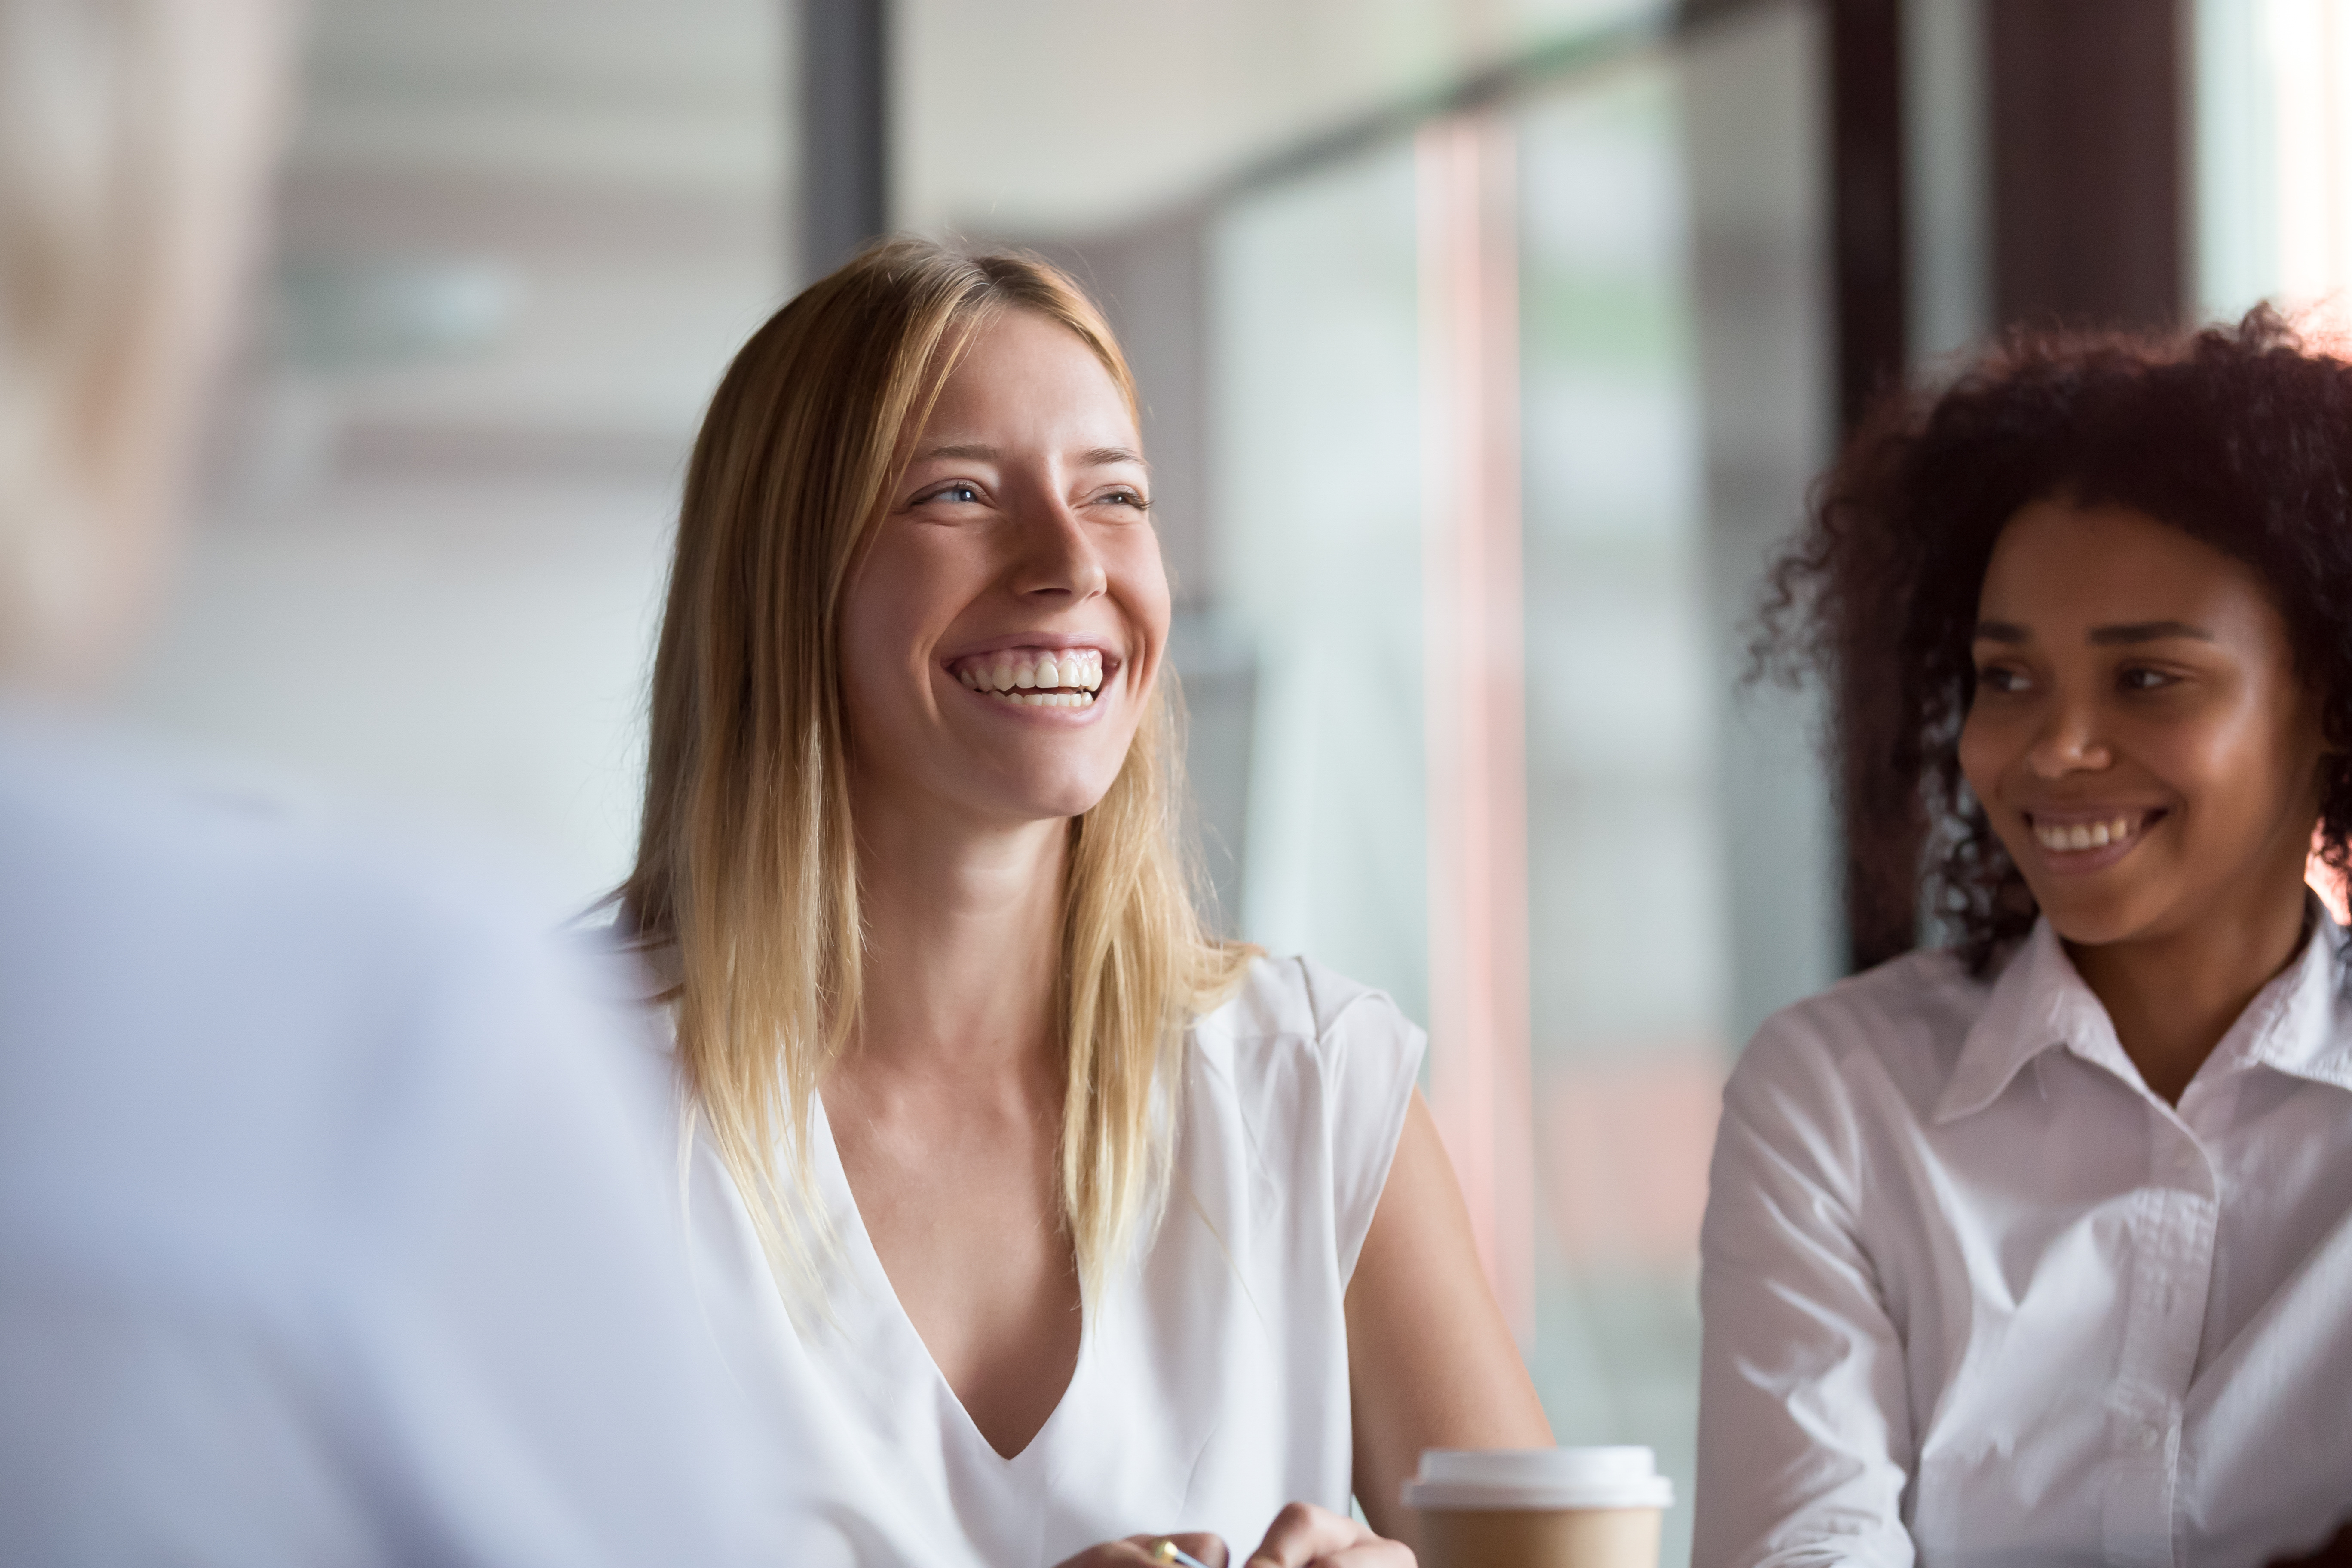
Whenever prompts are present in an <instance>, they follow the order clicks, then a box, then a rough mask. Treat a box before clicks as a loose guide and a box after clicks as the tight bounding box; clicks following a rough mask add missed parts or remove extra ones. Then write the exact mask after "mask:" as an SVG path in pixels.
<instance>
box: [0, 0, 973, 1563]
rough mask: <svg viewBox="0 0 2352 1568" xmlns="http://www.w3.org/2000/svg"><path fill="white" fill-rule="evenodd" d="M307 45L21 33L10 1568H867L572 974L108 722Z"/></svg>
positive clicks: (273, 14) (0, 1199)
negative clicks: (705, 1274)
mask: <svg viewBox="0 0 2352 1568" xmlns="http://www.w3.org/2000/svg"><path fill="white" fill-rule="evenodd" d="M288 23H289V17H288V16H286V15H285V14H284V10H283V8H282V7H281V6H279V5H277V4H273V3H272V0H0V674H4V675H5V688H6V689H5V697H0V1562H6V1563H41V1564H45V1565H47V1564H79V1563H89V1564H101V1563H191V1564H215V1563H217V1564H225V1565H226V1564H236V1565H238V1568H256V1565H273V1564H289V1565H290V1564H325V1563H333V1564H338V1565H351V1564H367V1563H482V1564H492V1563H496V1564H539V1563H544V1564H550V1565H553V1564H563V1565H566V1568H579V1565H582V1564H615V1565H617V1564H627V1563H694V1564H703V1563H721V1564H724V1563H744V1562H749V1561H754V1560H768V1561H774V1560H785V1559H788V1560H791V1561H794V1562H819V1563H824V1562H834V1563H841V1562H847V1561H851V1560H853V1558H854V1557H855V1556H856V1553H857V1552H859V1551H861V1550H863V1549H864V1544H865V1543H864V1542H853V1541H852V1540H851V1539H850V1538H848V1537H845V1536H843V1535H841V1534H840V1533H839V1532H837V1531H835V1532H828V1531H825V1530H824V1529H823V1528H822V1527H821V1524H820V1523H819V1522H817V1521H812V1520H811V1518H810V1516H809V1515H808V1514H807V1513H805V1512H804V1511H803V1510H798V1509H797V1508H796V1507H795V1506H794V1505H793V1493H792V1491H791V1488H792V1487H793V1486H795V1485H798V1484H799V1479H798V1477H797V1472H795V1471H794V1470H793V1469H792V1468H791V1467H792V1466H793V1465H795V1464H798V1463H800V1462H802V1461H803V1460H806V1459H808V1457H807V1456H796V1455H785V1454H780V1453H778V1452H777V1451H775V1450H772V1449H769V1448H762V1447H760V1446H759V1443H758V1441H757V1439H756V1437H755V1435H754V1433H753V1432H752V1430H751V1427H750V1426H748V1425H747V1424H746V1421H745V1419H744V1410H743V1405H742V1402H741V1400H740V1395H739V1394H737V1392H736V1391H735V1390H734V1389H733V1388H732V1387H731V1386H730V1384H728V1383H727V1381H726V1379H725V1376H724V1373H723V1370H722V1368H721V1367H720V1364H719V1362H718V1359H717V1356H716V1353H715V1352H714V1350H713V1349H712V1347H711V1345H710V1343H709V1339H708V1335H707V1331H706V1330H705V1328H704V1326H703V1324H702V1323H701V1322H700V1321H699V1319H698V1317H697V1316H696V1314H695V1311H694V1308H693V1304H692V1302H691V1300H690V1298H689V1297H688V1292H687V1291H686V1290H685V1289H683V1288H682V1286H681V1285H680V1284H679V1282H678V1275H679V1268H680V1257H681V1254H680V1251H679V1247H680V1245H681V1242H682V1232H681V1231H680V1229H679V1228H678V1225H677V1216H676V1215H673V1214H670V1213H668V1212H666V1211H665V1210H663V1209H662V1208H661V1206H660V1205H659V1202H658V1200H657V1198H656V1197H655V1196H654V1194H656V1191H657V1188H658V1183H659V1179H660V1172H659V1170H658V1168H657V1164H656V1162H657V1160H658V1158H659V1153H658V1150H659V1144H660V1139H661V1132H662V1128H661V1126H660V1124H659V1123H660V1120H661V1119H660V1118H659V1117H658V1116H656V1117H654V1118H651V1119H649V1118H648V1116H647V1115H646V1110H645V1108H644V1105H643V1102H642V1097H641V1096H639V1095H636V1094H635V1093H633V1092H631V1091H630V1089H628V1087H627V1086H626V1084H625V1074H626V1073H627V1071H628V1070H629V1068H631V1067H632V1065H634V1061H635V1058H637V1057H641V1056H642V1055H643V1054H644V1053H643V1052H642V1051H640V1050H635V1049H633V1047H631V1046H630V1045H629V1044H628V1043H627V1042H626V1041H625V1039H621V1038H618V1037H614V1035H613V1034H612V1033H611V1032H610V1031H609V1030H608V1029H606V1028H604V1026H602V1024H601V1023H600V1020H602V1019H604V1018H607V1017H609V1014H608V1013H607V1012H605V1011H604V1010H602V1009H600V1008H598V1007H597V1006H596V1005H594V1004H593V1003H591V1002H588V1001H584V1000H583V999H582V996H581V994H580V993H579V991H578V989H577V988H576V987H577V981H578V979H579V977H578V976H576V975H575V974H574V973H572V972H571V969H570V967H569V966H568V964H567V963H565V962H564V961H563V960H562V959H561V958H560V957H559V956H558V955H557V953H556V952H555V951H554V949H553V947H552V944H551V942H548V941H546V940H543V939H542V938H541V937H540V936H538V935H536V934H534V932H533V931H531V929H530V925H529V923H528V922H526V921H524V920H523V919H522V918H521V917H520V915H517V914H512V913H506V912H501V909H502V906H501V905H500V904H499V900H498V898H497V896H496V895H494V894H489V893H486V892H484V891H482V890H481V889H477V888H475V887H473V886H471V885H470V884H469V883H468V882H467V881H466V880H464V879H455V878H452V877H449V876H446V875H444V874H441V873H437V872H436V871H435V870H434V869H433V864H434V863H433V861H432V859H431V858H430V856H429V855H428V856H425V857H419V856H416V855H414V854H410V853H406V852H404V851H402V850H401V849H399V848H398V847H371V846H370V845H369V844H366V843H362V842H357V841H353V840H351V839H349V838H348V837H346V836H345V835H344V834H343V833H341V832H339V831H338V830H336V829H334V828H332V827H331V826H326V825H324V824H322V823H320V822H294V821H288V820H285V819H283V818H282V817H278V816H271V815H268V814H266V813H262V812H258V811H257V810H255V809H252V808H243V809H241V808H239V807H238V806H237V805H234V804H230V803H226V802H224V801H222V800H219V799H215V798H210V797H208V796H207V795H205V793H204V792H203V791H202V790H201V789H200V788H198V787H196V786H194V785H193V784H188V783H185V782H184V781H183V779H182V777H181V776H180V775H179V774H178V773H176V772H175V771H174V769H173V766H172V765H171V764H169V763H163V762H161V761H158V760H156V759H155V758H153V757H152V756H150V755H149V754H147V753H146V752H143V751H142V749H141V748H140V747H139V746H138V745H137V743H136V742H131V741H130V740H127V739H125V738H122V737H119V736H111V735H109V734H107V733H105V732H104V731H103V729H102V727H101V726H100V725H99V724H98V723H97V722H96V721H94V720H92V719H90V718H89V717H86V716H78V715H77V713H76V712H75V708H76V699H77V698H78V696H79V695H80V694H83V693H86V692H88V691H89V690H90V689H92V688H93V687H94V686H95V685H97V684H99V683H100V682H101V681H102V679H103V677H104V675H105V673H106V670H107V667H108V666H109V664H110V661H111V660H113V659H114V658H117V657H118V656H119V655H120V653H121V652H122V651H123V649H124V646H125V645H126V643H128V642H129V641H130V640H131V637H133V636H134V634H135V633H136V631H137V629H138V628H139V626H140V624H141V622H142V620H143V619H144V618H145V616H146V614H147V612H148V609H149V606H150V604H151V602H152V600H153V598H154V597H155V595H156V591H157V585H158V584H159V583H160V582H161V580H162V577H163V573H162V571H161V569H160V568H161V563H162V561H163V556H164V554H165V552H166V548H167V542H168V536H169V533H170V523H171V521H172V514H173V512H174V511H175V510H176V504H177V500H178V493H177V492H178V489H179V481H180V471H181V468H182V467H183V465H184V461H185V460H186V457H187V448H188V447H189V433H190V427H191V426H192V424H193V423H194V414H195V410H196V407H197V404H198V400H199V397H200V395H201V388H202V384H203V380H204V374H205V370H206V369H207V367H208V365H209V363H210V362H211V361H212V360H213V359H214V358H215V355H216V353H217V352H218V350H219V347H220V345H221V342H222V341H223V339H224V337H225V335H226V331H225V329H226V325H227V323H228V321H229V318H230V315H231V311H230V309H229V307H230V304H231V301H232V299H233V296H234V293H235V287H234V286H235V284H236V281H237V280H238V279H239V276H240V274H241V272H242V271H243V270H244V268H245V265H246V263H247V259H248V248H249V244H250V241H251V239H252V237H253V233H254V223H253V219H254V216H255V212H256V207H257V203H258V200H259V196H260V193H261V190H262V187H263V184H264V176H265V174H266V166H267V162H268V152H269V150H270V146H271V143H272V142H273V140H274V135H275V131H276V126H277V121H278V117H279V112H280V109H281V93H282V90H283V87H284V82H283V80H282V70H283V66H284V63H285V55H286V52H287V47H288V43H289V40H288V37H287V36H286V35H287V31H288ZM289 657H292V654H291V651H290V650H289ZM810 1468H811V1469H812V1471H814V1472H818V1473H821V1464H818V1463H816V1462H815V1461H813V1460H811V1461H810ZM811 1484H814V1483H813V1482H812V1483H811ZM935 1560H936V1561H940V1562H945V1563H953V1562H954V1561H955V1559H954V1558H953V1557H952V1556H941V1557H939V1558H937V1559H935Z"/></svg>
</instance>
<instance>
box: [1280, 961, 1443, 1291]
mask: <svg viewBox="0 0 2352 1568" xmlns="http://www.w3.org/2000/svg"><path fill="white" fill-rule="evenodd" d="M1304 968H1305V970H1306V977H1307V991H1308V994H1309V996H1310V998H1311V1000H1312V1002H1313V1005H1314V1012H1315V1025H1316V1036H1317V1038H1316V1046H1317V1051H1318V1055H1319V1056H1320V1057H1321V1058H1322V1061H1323V1072H1324V1082H1325V1086H1326V1094H1325V1100H1324V1104H1325V1111H1326V1114H1327V1115H1328V1118H1329V1127H1328V1137H1329V1140H1330V1150H1331V1176H1332V1211H1333V1214H1332V1217H1333V1222H1334V1223H1333V1226H1332V1234H1333V1239H1334V1240H1335V1241H1336V1242H1337V1243H1338V1246H1339V1278H1340V1279H1341V1280H1342V1281H1343V1282H1344V1281H1346V1280H1348V1279H1352V1278H1353V1277H1354V1275H1355V1272H1356V1258H1357V1257H1358V1256H1359V1255H1360V1253H1361V1252H1362V1251H1363V1249H1364V1237H1366V1236H1367V1235H1368V1234H1370V1230H1371V1228H1372V1214H1373V1211H1375V1210H1376V1209H1378V1208H1379V1207H1380V1204H1381V1193H1382V1192H1384V1191H1385V1190H1386V1189H1387V1187H1388V1180H1389V1166H1390V1165H1391V1164H1392V1163H1395V1160H1396V1151H1397V1140H1398V1139H1400V1138H1401V1137H1402V1136H1403V1135H1404V1119H1405V1113H1406V1112H1407V1111H1408V1110H1411V1109H1412V1091H1413V1086H1414V1084H1415V1082H1416V1081H1417V1080H1418V1079H1419V1078H1420V1075H1421V1058H1422V1053H1423V1050H1425V1049H1426V1048H1427V1047H1428V1044H1429V1040H1428V1037H1427V1036H1425V1035H1423V1033H1422V1032H1421V1030H1420V1029H1419V1028H1418V1027H1416V1026H1414V1024H1413V1022H1412V1020H1411V1019H1410V1018H1407V1017H1406V1016H1404V1015H1403V1014H1402V1013H1401V1012H1399V1011H1398V1010H1397V1005H1396V1004H1395V1003H1393V1002H1391V1001H1390V1000H1389V999H1388V997H1387V996H1386V995H1384V994H1381V993H1380V992H1378V991H1369V990H1365V989H1362V988H1361V987H1359V986H1356V985H1354V984H1351V983H1349V982H1347V981H1343V980H1340V979H1339V977H1338V976H1336V975H1333V974H1331V973H1329V972H1328V971H1325V970H1322V969H1319V968H1318V967H1316V966H1315V965H1313V964H1305V965H1304Z"/></svg>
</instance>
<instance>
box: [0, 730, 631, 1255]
mask: <svg viewBox="0 0 2352 1568" xmlns="http://www.w3.org/2000/svg"><path fill="white" fill-rule="evenodd" d="M0 887H5V888H6V889H7V890H8V891H7V897H6V898H5V899H0V998H5V1004H0V1007H5V1018H0V1026H5V1028H6V1029H7V1030H8V1031H9V1032H10V1033H12V1034H13V1035H14V1036H15V1037H17V1038H21V1039H37V1040H40V1041H42V1042H44V1045H45V1047H47V1048H45V1049H43V1050H41V1051H37V1052H12V1053H0V1186H8V1185H10V1184H12V1183H13V1182H14V1181H15V1180H16V1178H18V1177H26V1178H27V1179H29V1173H32V1172H34V1171H36V1170H40V1169H46V1170H48V1171H51V1172H53V1173H75V1176H74V1180H75V1182H76V1184H77V1190H78V1192H79V1197H80V1200H81V1206H82V1207H83V1208H84V1209H85V1210H87V1211H89V1212H88V1214H87V1215H86V1216H85V1217H86V1218H94V1217H95V1216H96V1215H98V1214H99V1213H100V1212H103V1213H105V1214H108V1215H112V1216H113V1217H114V1218H115V1219H117V1220H119V1221H121V1226H118V1229H119V1230H120V1231H121V1234H125V1235H127V1234H130V1232H131V1229H134V1228H136V1227H135V1226H132V1225H131V1217H130V1216H131V1215H133V1214H134V1213H136V1214H137V1215H141V1216H142V1219H141V1221H140V1223H141V1224H146V1223H149V1222H152V1223H155V1224H169V1225H172V1226H183V1225H184V1226H185V1227H186V1228H188V1229H189V1230H191V1231H192V1232H193V1231H195V1230H199V1229H206V1228H210V1229H218V1228H222V1227H224V1226H227V1225H228V1223H229V1221H228V1220H227V1219H226V1218H225V1217H223V1216H226V1215H237V1214H243V1215H247V1216H248V1219H247V1220H244V1221H239V1222H238V1223H239V1224H242V1225H247V1226H248V1227H259V1226H264V1225H273V1224H274V1225H290V1224H295V1223H298V1215H299V1223H311V1222H320V1221H323V1218H324V1215H325V1213H326V1210H327V1208H328V1207H329V1206H330V1203H329V1199H328V1198H327V1196H326V1195H325V1194H323V1193H318V1194H315V1195H314V1196H313V1197H310V1198H306V1197H304V1196H303V1195H302V1194H303V1193H304V1192H306V1191H310V1190H312V1188H313V1187H314V1186H315V1183H314V1182H312V1180H311V1178H312V1177H314V1176H315V1175H316V1174H317V1173H321V1172H325V1171H328V1170H330V1169H331V1170H333V1171H335V1172H337V1173H340V1176H341V1179H348V1180H357V1179H358V1177H357V1176H356V1174H355V1173H358V1172H361V1171H380V1172H387V1173H388V1172H390V1171H391V1170H393V1169H394V1168H395V1167H400V1166H403V1165H404V1164H405V1163H408V1162H410V1161H411V1160H413V1159H415V1158H416V1157H418V1152H419V1151H421V1150H424V1149H425V1148H427V1147H428V1146H429V1145H430V1144H431V1143H432V1142H433V1141H434V1140H436V1139H444V1140H452V1139H454V1140H461V1141H465V1140H470V1141H475V1142H479V1141H481V1140H502V1141H505V1142H509V1144H510V1145H511V1146H513V1147H514V1148H515V1150H516V1152H517V1154H518V1157H528V1156H527V1153H526V1151H528V1150H530V1148H531V1147H532V1146H533V1144H532V1141H533V1139H534V1138H536V1137H537V1136H538V1135H539V1133H540V1131H541V1129H542V1127H543V1126H545V1125H551V1124H554V1123H556V1122H558V1121H561V1119H562V1116H563V1115H565V1114H570V1113H571V1112H570V1111H569V1110H564V1111H556V1110H551V1111H550V1112H549V1113H548V1114H547V1115H546V1116H544V1117H534V1116H532V1115H528V1114H518V1108H519V1107H524V1106H528V1105H531V1104H545V1105H548V1106H551V1107H552V1106H557V1105H565V1106H567V1107H568V1106H572V1105H574V1104H577V1103H583V1102H586V1101H593V1100H599V1099H600V1098H601V1099H603V1100H609V1099H610V1095H611V1088H610V1085H611V1082H612V1079H611V1074H612V1070H613V1064H614V1058H615V1055H616V1052H615V1051H614V1048H613V1047H612V1043H611V1041H612V1037H611V1033H610V1031H609V1030H608V1029H605V1028H604V1027H603V1026H601V1025H600V1024H599V1022H598V1020H597V1017H596V1012H595V1009H594V1008H593V1005H592V1004H590V1003H589V1002H588V1001H587V1000H586V999H585V992H586V989H587V979H586V971H585V968H584V966H583V964H581V963H579V961H578V959H577V956H576V955H575V954H573V953H572V952H567V951H566V944H564V943H562V942H559V941H557V940H556V938H555V936H554V933H553V932H552V931H551V929H550V921H549V918H548V913H547V911H546V910H544V909H534V908H533V907H532V903H531V901H530V899H529V898H528V897H527V896H526V895H525V894H523V893H521V892H520V891H518V890H517V886H516V882H515V880H514V879H510V878H508V877H504V876H502V875H501V874H500V872H499V869H498V868H497V867H496V865H495V862H494V859H493V858H492V857H490V856H488V855H467V854H466V853H464V852H462V851H461V850H460V849H459V848H458V847H456V846H453V845H449V844H446V843H444V842H439V841H436V840H435V839H433V838H431V837H426V836H424V835H420V834H415V833H413V832H405V831H402V830H398V829H394V828H391V827H378V826H371V825H368V824H365V823H364V822H362V821H361V820H359V819H356V818H350V817H345V816H341V815H340V814H338V813H336V812H333V811H331V810H329V809H328V808H326V807H325V806H324V805H320V804H317V803H315V802H310V801H305V800H303V799H302V798H300V797H299V796H279V795H271V794H270V793H268V791H266V790H256V789H252V788H249V787H247V786H246V785H245V784H242V783H241V782H238V781H236V780H235V779H232V778H228V777H227V775H225V774H223V773H220V772H219V771H218V770H214V769H209V768H207V767H206V766H205V765H203V764H200V763H199V764H191V763H187V762H186V761H185V760H184V759H183V758H179V757H176V756H173V755H172V754H170V753H167V752H161V751H158V750H156V749H153V748H152V747H151V746H149V745H148V744H147V743H145V742H139V741H136V740H131V739H128V738H124V737H121V736H120V735H116V734H112V733H109V732H104V731H97V730H92V729H90V728H89V727H87V726H79V725H75V724H72V723H68V722H61V721H45V720H40V719H35V720H32V721H26V720H25V719H24V718H23V717H22V716H21V715H17V714H13V713H12V714H8V715H5V716H0ZM101 1104H103V1105H104V1106H105V1107H106V1110H105V1113H104V1114H103V1115H100V1114H98V1113H97V1110H96V1108H97V1107H98V1106H100V1105H101ZM587 1114H590V1115H592V1116H599V1115H602V1114H603V1112H601V1111H597V1112H589V1113H587ZM227 1151H233V1152H234V1153H233V1156H232V1155H229V1154H227V1153H225V1152H227ZM163 1170H169V1171H173V1172H174V1173H175V1174H174V1177H173V1183H172V1184H171V1185H170V1186H169V1187H168V1188H166V1189H158V1188H156V1187H155V1186H154V1184H153V1183H152V1180H151V1179H150V1178H151V1177H152V1174H153V1173H156V1172H158V1171H163ZM265 1215H275V1218H265ZM208 1216H209V1217H208ZM92 1234H96V1232H95V1231H93V1232H92Z"/></svg>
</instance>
